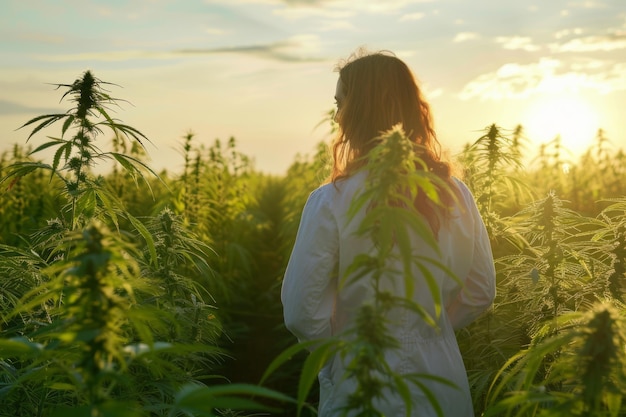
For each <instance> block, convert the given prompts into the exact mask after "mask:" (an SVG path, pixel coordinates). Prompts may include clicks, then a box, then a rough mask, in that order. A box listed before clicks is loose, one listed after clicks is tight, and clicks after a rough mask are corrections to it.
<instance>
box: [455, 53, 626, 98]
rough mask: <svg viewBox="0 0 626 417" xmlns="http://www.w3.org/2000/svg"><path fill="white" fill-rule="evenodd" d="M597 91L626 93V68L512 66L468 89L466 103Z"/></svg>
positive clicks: (547, 62)
mask: <svg viewBox="0 0 626 417" xmlns="http://www.w3.org/2000/svg"><path fill="white" fill-rule="evenodd" d="M582 89H588V90H593V91H596V92H599V93H602V94H606V93H610V92H613V91H624V90H626V64H624V63H615V62H603V61H591V64H588V65H580V64H578V65H571V64H570V65H569V66H566V65H565V64H564V63H563V62H561V61H559V60H556V59H552V58H543V59H541V60H539V61H538V62H536V63H532V64H527V65H521V64H517V63H509V64H505V65H503V66H501V67H500V68H498V70H496V71H495V72H490V73H487V74H482V75H480V76H479V77H477V78H475V79H474V80H472V81H470V82H469V83H467V84H466V85H465V87H464V88H463V89H462V91H461V92H460V94H459V97H460V98H461V99H463V100H468V99H472V98H478V99H480V100H502V99H524V98H528V97H530V96H532V95H535V94H540V93H562V92H569V91H579V90H582Z"/></svg>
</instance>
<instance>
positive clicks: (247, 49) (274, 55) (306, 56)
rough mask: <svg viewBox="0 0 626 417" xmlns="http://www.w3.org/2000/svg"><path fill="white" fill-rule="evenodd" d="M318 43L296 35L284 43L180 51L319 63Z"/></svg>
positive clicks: (312, 39) (189, 53) (183, 51)
mask: <svg viewBox="0 0 626 417" xmlns="http://www.w3.org/2000/svg"><path fill="white" fill-rule="evenodd" d="M320 50H321V48H320V41H319V38H318V37H317V36H315V35H298V36H294V37H291V38H289V39H287V40H284V41H279V42H275V43H270V44H261V45H242V46H232V47H223V48H207V49H201V48H199V49H198V48H196V49H180V50H177V51H174V52H175V53H177V54H182V55H199V54H200V55H212V54H231V53H234V54H245V55H254V56H257V57H260V58H265V59H271V60H276V61H282V62H320V61H324V60H325V59H323V58H321V57H320V56H319V52H320Z"/></svg>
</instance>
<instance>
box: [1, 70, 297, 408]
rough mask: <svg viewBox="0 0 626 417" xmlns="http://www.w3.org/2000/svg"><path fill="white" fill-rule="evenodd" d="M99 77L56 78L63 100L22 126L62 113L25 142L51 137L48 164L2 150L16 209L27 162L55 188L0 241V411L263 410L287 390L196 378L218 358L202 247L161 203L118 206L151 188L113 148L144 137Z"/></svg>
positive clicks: (133, 162) (135, 160)
mask: <svg viewBox="0 0 626 417" xmlns="http://www.w3.org/2000/svg"><path fill="white" fill-rule="evenodd" d="M104 84H106V83H102V82H100V81H99V80H97V79H95V78H94V77H93V76H92V75H91V73H90V72H89V71H87V72H86V73H84V74H83V76H82V78H80V79H78V80H77V81H76V82H74V83H73V84H71V85H63V84H61V85H59V87H67V88H68V91H67V92H66V93H65V94H64V96H63V97H64V98H65V97H71V98H72V100H73V101H74V102H75V103H76V107H74V108H73V109H71V110H70V111H68V112H67V113H64V114H54V115H44V116H40V117H37V118H34V119H32V120H30V121H29V122H27V123H26V124H24V126H28V125H33V124H34V125H35V128H34V129H33V131H32V132H31V134H30V136H29V138H30V137H32V136H33V135H34V134H35V133H37V132H39V131H40V130H42V129H43V128H45V127H47V126H49V125H51V124H54V123H55V122H57V121H63V126H62V132H61V138H49V139H50V141H48V142H46V143H45V144H43V145H41V146H39V147H38V148H36V149H35V151H33V152H31V153H30V154H33V153H36V152H40V151H43V150H44V149H50V148H55V147H56V148H57V149H56V152H55V153H54V158H53V162H52V164H45V163H43V162H37V161H33V160H32V159H30V157H24V156H22V155H21V154H20V153H18V151H19V150H20V149H19V148H17V147H16V148H15V149H16V150H15V153H14V155H15V159H14V160H13V161H12V163H10V164H9V165H8V166H5V162H6V161H5V159H4V156H3V159H2V161H3V164H2V178H1V182H3V183H5V184H6V183H9V186H8V189H7V192H13V194H11V195H10V197H13V200H11V201H15V202H16V207H18V208H19V209H20V214H23V211H24V209H25V208H26V207H27V205H25V204H22V202H21V201H20V198H22V197H23V196H24V193H23V191H22V189H21V186H22V184H24V181H25V179H28V180H32V179H33V178H34V181H33V184H37V185H40V184H43V183H44V182H43V181H42V180H41V177H38V176H36V175H37V173H38V172H41V171H49V172H50V174H51V175H50V177H48V178H45V177H44V179H45V180H46V181H47V182H48V183H50V182H53V184H59V185H60V186H59V187H57V188H52V189H50V188H49V187H45V186H41V187H40V189H39V190H38V191H37V193H38V194H42V193H41V191H42V190H49V191H50V194H49V195H48V196H49V197H51V198H50V200H51V201H53V202H54V204H52V205H53V210H51V212H50V214H52V216H50V217H51V218H50V219H49V220H47V223H45V224H44V225H41V226H39V228H35V230H34V231H33V233H31V234H30V236H29V237H27V238H26V237H21V236H20V240H18V243H19V246H13V245H10V244H2V245H1V246H0V271H2V272H3V280H2V284H1V285H0V297H1V299H2V301H3V302H2V303H1V304H0V312H1V317H2V330H0V403H1V404H2V405H3V407H2V410H0V415H3V416H4V415H7V416H31V415H42V416H60V415H66V416H68V415H69V416H91V417H92V416H147V415H151V416H159V415H162V416H179V415H225V414H226V413H228V412H229V411H228V409H230V408H232V409H233V410H237V409H240V410H256V409H258V410H267V409H268V407H267V406H265V405H264V404H262V401H261V400H263V399H266V400H271V401H278V402H284V401H286V400H288V397H287V396H285V395H283V394H279V393H277V392H274V391H270V390H268V389H264V388H261V387H255V386H247V385H239V386H237V385H229V386H219V385H216V386H210V387H209V386H205V385H203V384H201V383H200V382H199V381H200V379H206V378H207V377H208V376H209V375H210V374H209V372H210V369H211V367H212V366H214V364H215V363H216V362H218V361H219V360H221V359H220V358H222V357H223V355H224V352H223V351H222V350H221V349H220V348H219V347H218V346H217V339H218V337H219V335H220V333H221V330H222V328H221V324H220V320H219V319H218V318H217V316H216V315H215V314H214V313H215V308H214V306H213V305H211V303H210V302H208V301H206V300H207V299H209V300H211V296H210V294H209V293H208V292H207V290H206V288H210V287H211V283H212V280H213V279H214V275H213V273H212V272H213V270H212V268H211V266H210V263H209V262H210V261H211V260H213V259H214V258H213V257H212V256H211V249H210V247H209V246H208V244H207V243H205V242H203V241H201V240H199V239H198V238H197V236H196V235H195V234H193V233H192V232H190V230H189V229H188V227H189V225H188V223H187V222H186V221H183V219H182V218H181V217H180V216H179V215H176V214H174V213H173V212H172V211H171V210H168V209H167V208H161V209H160V211H158V212H157V213H158V215H156V216H155V217H142V220H140V219H139V218H138V217H135V216H134V215H133V214H131V213H130V212H129V211H128V210H127V209H126V207H125V205H124V198H129V197H130V198H131V199H132V198H136V197H137V196H139V195H143V194H145V193H132V192H131V193H129V190H132V189H136V188H137V187H139V186H140V183H139V182H138V181H137V179H138V178H141V179H143V180H144V182H143V185H146V186H150V184H149V182H148V180H147V179H146V178H144V176H143V173H144V172H149V173H152V174H154V173H153V172H152V171H151V170H150V169H149V168H148V167H147V166H146V165H145V164H144V163H143V162H141V161H140V158H142V157H143V153H142V152H141V151H139V150H138V149H139V148H137V147H131V150H130V153H131V155H128V154H127V153H126V152H127V149H128V148H127V144H126V139H127V138H132V139H133V140H134V141H135V143H139V144H140V145H141V142H142V140H145V139H146V138H145V137H144V136H143V135H142V134H141V133H140V132H139V131H138V130H136V129H134V128H132V127H130V126H127V125H124V124H121V123H119V122H117V121H114V120H113V119H112V118H111V117H110V116H109V115H108V112H107V109H106V106H107V105H110V104H114V103H115V102H116V99H113V98H111V97H110V96H109V95H108V94H106V93H105V92H104V91H103V89H102V88H101V87H102V85H104ZM97 117H101V118H103V120H102V119H101V120H99V121H98V120H96V118H97ZM72 128H73V129H74V131H75V134H74V136H73V137H72V138H71V139H65V138H64V137H65V134H66V132H68V131H70V130H71V129H72ZM103 128H108V129H109V130H110V131H111V132H112V133H113V134H114V135H115V137H114V140H113V146H114V148H115V150H114V151H113V152H101V151H100V150H99V146H97V145H96V144H95V138H96V136H97V135H98V134H101V133H103V131H102V129H103ZM132 155H135V156H132ZM107 159H109V160H111V161H115V162H116V165H114V170H113V173H112V174H111V177H110V178H111V182H107V180H106V178H105V177H102V176H95V175H93V174H92V173H91V168H93V166H94V164H95V162H96V161H99V160H107ZM117 166H119V167H121V168H122V170H123V171H124V174H122V173H120V172H119V171H118V170H117ZM27 174H29V175H27ZM129 182H132V183H133V184H134V186H135V187H134V188H131V187H128V184H129ZM28 184H29V186H30V182H29V183H28ZM43 194H44V197H46V195H45V193H43ZM59 195H60V196H62V197H65V199H66V201H67V203H65V204H64V203H63V202H62V201H61V200H60V199H59V198H58V197H59ZM42 201H43V200H42ZM144 207H147V206H145V205H144ZM46 214H48V212H47V211H46ZM142 214H143V213H142ZM55 216H56V217H55ZM38 221H41V220H40V219H38ZM125 227H129V228H130V229H131V231H132V232H128V231H127V230H126V229H125ZM17 231H18V232H26V230H24V229H18V230H17ZM3 239H6V236H3ZM212 242H214V241H212ZM211 301H213V300H211ZM252 397H255V399H252ZM201 400H202V402H201Z"/></svg>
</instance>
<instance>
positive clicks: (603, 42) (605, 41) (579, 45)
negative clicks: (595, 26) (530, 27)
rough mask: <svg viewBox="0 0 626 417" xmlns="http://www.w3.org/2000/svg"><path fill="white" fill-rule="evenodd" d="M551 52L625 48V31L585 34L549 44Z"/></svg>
mask: <svg viewBox="0 0 626 417" xmlns="http://www.w3.org/2000/svg"><path fill="white" fill-rule="evenodd" d="M550 49H551V50H552V51H553V52H598V51H614V50H617V49H626V33H623V34H615V35H608V36H586V37H582V38H575V39H570V40H568V41H566V42H563V43H553V44H550Z"/></svg>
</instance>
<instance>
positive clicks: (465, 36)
mask: <svg viewBox="0 0 626 417" xmlns="http://www.w3.org/2000/svg"><path fill="white" fill-rule="evenodd" d="M479 37H480V35H479V34H478V33H476V32H459V33H457V34H456V36H455V37H454V39H453V40H452V42H456V43H459V42H466V41H471V40H474V39H478V38H479Z"/></svg>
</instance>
